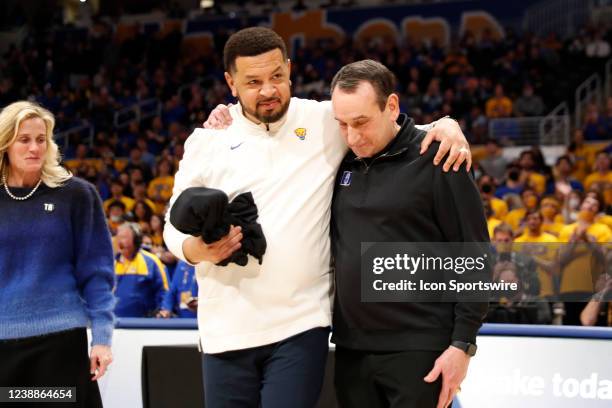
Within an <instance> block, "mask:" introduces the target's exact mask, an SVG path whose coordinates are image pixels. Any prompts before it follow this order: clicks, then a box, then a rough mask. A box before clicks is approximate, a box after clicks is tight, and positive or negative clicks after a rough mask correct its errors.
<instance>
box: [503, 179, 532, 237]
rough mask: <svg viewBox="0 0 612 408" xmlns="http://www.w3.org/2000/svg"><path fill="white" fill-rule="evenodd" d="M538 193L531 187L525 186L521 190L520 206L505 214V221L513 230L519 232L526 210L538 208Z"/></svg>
mask: <svg viewBox="0 0 612 408" xmlns="http://www.w3.org/2000/svg"><path fill="white" fill-rule="evenodd" d="M538 201H539V200H538V194H537V193H536V191H535V190H534V189H533V188H531V187H526V188H525V189H523V191H522V192H521V204H522V207H520V208H515V209H513V210H512V211H510V212H509V213H508V215H507V216H506V223H508V224H509V225H510V226H511V227H512V229H513V230H514V231H515V232H519V231H520V230H521V229H522V227H523V226H524V225H523V221H524V220H525V216H526V215H527V211H528V210H535V209H536V208H538Z"/></svg>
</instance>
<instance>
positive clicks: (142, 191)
mask: <svg viewBox="0 0 612 408" xmlns="http://www.w3.org/2000/svg"><path fill="white" fill-rule="evenodd" d="M132 190H133V193H134V200H135V201H142V202H144V203H145V204H146V205H147V207H149V210H150V211H151V213H155V210H156V205H155V203H154V202H153V201H151V200H150V199H149V198H148V197H147V185H146V184H145V183H144V181H134V182H132Z"/></svg>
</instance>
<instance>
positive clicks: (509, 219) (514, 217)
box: [506, 208, 527, 231]
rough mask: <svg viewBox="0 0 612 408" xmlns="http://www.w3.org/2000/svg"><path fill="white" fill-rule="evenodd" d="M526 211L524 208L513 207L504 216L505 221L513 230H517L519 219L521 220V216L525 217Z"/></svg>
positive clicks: (519, 223) (519, 224)
mask: <svg viewBox="0 0 612 408" xmlns="http://www.w3.org/2000/svg"><path fill="white" fill-rule="evenodd" d="M526 213H527V209H526V208H515V209H514V210H512V211H510V212H509V213H508V215H507V216H506V223H507V224H509V225H510V226H511V227H512V229H513V230H515V231H516V230H518V229H519V228H520V226H521V221H523V218H525V214H526Z"/></svg>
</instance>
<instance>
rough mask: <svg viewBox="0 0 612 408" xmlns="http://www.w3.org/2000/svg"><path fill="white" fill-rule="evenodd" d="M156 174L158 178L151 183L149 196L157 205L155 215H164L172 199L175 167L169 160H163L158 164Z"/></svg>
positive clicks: (148, 190) (148, 191)
mask: <svg viewBox="0 0 612 408" xmlns="http://www.w3.org/2000/svg"><path fill="white" fill-rule="evenodd" d="M155 173H156V177H155V178H154V179H153V180H151V182H150V183H149V188H148V189H147V195H148V196H149V197H150V198H151V199H152V200H153V202H154V203H155V213H157V214H163V212H164V208H165V207H166V204H168V201H169V200H170V197H172V188H173V187H174V176H173V174H174V166H173V164H172V162H170V161H169V160H167V159H161V160H160V161H159V163H157V169H156V171H155Z"/></svg>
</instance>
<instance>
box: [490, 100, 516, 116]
mask: <svg viewBox="0 0 612 408" xmlns="http://www.w3.org/2000/svg"><path fill="white" fill-rule="evenodd" d="M485 110H486V114H487V116H488V117H489V118H507V117H509V116H511V115H512V101H511V100H510V99H509V98H507V97H505V96H504V97H502V98H499V99H498V98H495V97H493V98H491V99H489V100H488V101H487V104H486V106H485Z"/></svg>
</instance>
